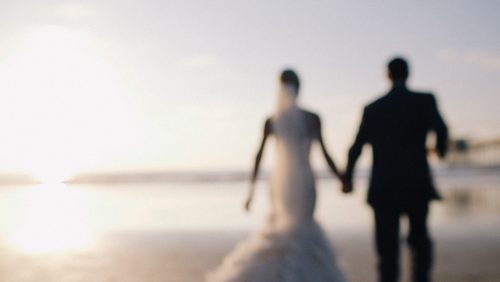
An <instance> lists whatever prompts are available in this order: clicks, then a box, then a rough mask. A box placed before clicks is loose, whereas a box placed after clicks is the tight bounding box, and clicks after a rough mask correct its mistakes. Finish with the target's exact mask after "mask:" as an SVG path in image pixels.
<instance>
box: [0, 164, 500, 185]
mask: <svg viewBox="0 0 500 282" xmlns="http://www.w3.org/2000/svg"><path fill="white" fill-rule="evenodd" d="M433 174H434V175H435V176H436V177H437V178H448V177H451V178H453V177H458V176H460V177H464V176H467V177H479V176H486V177H495V176H497V175H500V165H498V166H482V167H481V166H470V167H466V166H460V167H459V166H457V167H452V166H442V167H435V168H433ZM369 175H370V170H369V169H367V168H361V169H358V170H357V172H356V177H357V178H358V179H366V178H367V177H369ZM269 176H270V173H269V172H267V171H264V172H263V173H261V175H260V178H259V179H260V180H268V179H269ZM316 176H317V177H318V178H319V179H331V178H334V176H333V175H332V174H331V173H330V172H328V171H324V170H318V171H316ZM249 179H250V171H243V170H234V171H230V170H227V171H222V170H221V171H183V172H168V171H166V172H161V171H155V172H113V173H106V172H104V173H88V174H80V175H77V176H75V177H73V178H71V179H69V180H67V181H64V183H66V184H126V183H206V182H241V181H248V180H249ZM40 183H41V182H40V181H37V180H36V179H34V178H33V177H31V176H29V175H24V174H0V185H35V184H40Z"/></svg>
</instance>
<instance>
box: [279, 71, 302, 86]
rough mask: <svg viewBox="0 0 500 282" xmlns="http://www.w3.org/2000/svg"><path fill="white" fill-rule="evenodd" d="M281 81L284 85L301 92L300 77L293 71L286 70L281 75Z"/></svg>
mask: <svg viewBox="0 0 500 282" xmlns="http://www.w3.org/2000/svg"><path fill="white" fill-rule="evenodd" d="M280 81H281V83H283V84H288V85H292V86H294V87H295V88H296V89H297V90H299V87H300V82H299V76H298V75H297V74H296V73H295V72H294V71H293V70H291V69H286V70H284V71H283V72H282V73H281V76H280Z"/></svg>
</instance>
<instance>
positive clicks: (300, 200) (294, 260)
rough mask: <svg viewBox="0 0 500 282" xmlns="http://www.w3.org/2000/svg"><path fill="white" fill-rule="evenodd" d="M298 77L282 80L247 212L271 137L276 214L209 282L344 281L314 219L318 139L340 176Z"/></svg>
mask: <svg viewBox="0 0 500 282" xmlns="http://www.w3.org/2000/svg"><path fill="white" fill-rule="evenodd" d="M299 86H300V82H299V78H298V76H297V75H296V73H295V72H294V71H292V70H285V71H283V72H282V74H281V77H280V91H279V97H278V107H277V110H276V113H275V114H274V115H273V116H272V117H270V118H268V119H267V120H266V122H265V125H264V136H263V139H262V143H261V145H260V149H259V152H258V153H257V157H256V160H255V167H254V171H253V175H252V185H251V188H250V193H249V196H248V200H247V201H246V203H245V208H246V209H247V210H249V209H250V206H251V202H252V197H253V193H254V187H255V185H254V183H255V180H256V178H257V174H258V171H259V165H260V160H261V157H262V152H263V150H264V146H265V144H266V140H267V138H268V137H269V136H274V138H275V140H276V154H277V156H276V165H275V168H274V171H273V174H272V177H271V199H272V211H271V214H270V216H269V219H268V221H267V223H266V224H265V225H264V228H262V229H261V230H259V231H257V232H256V233H254V234H253V235H252V236H250V237H248V238H247V239H246V240H245V241H243V242H241V243H240V244H239V245H238V246H237V247H236V248H235V249H234V250H233V251H232V252H231V253H230V254H229V255H227V256H226V258H225V259H224V260H223V262H222V264H221V265H220V266H219V267H218V268H217V269H216V270H215V271H213V272H212V273H210V274H209V275H208V276H207V281H210V282H212V281H213V282H223V281H224V282H229V281H231V282H237V281H238V282H254V281H255V282H279V281H284V282H292V281H293V282H295V281H297V282H299V281H300V282H309V281H311V282H316V281H318V282H328V281H333V282H337V281H345V278H344V275H343V273H342V272H341V271H340V269H339V268H338V266H337V264H336V261H335V256H334V254H333V252H332V250H331V248H330V246H329V243H328V241H327V239H326V238H325V236H324V235H323V232H322V230H321V228H320V226H319V225H318V224H317V223H316V221H315V220H314V218H313V214H314V207H315V203H316V190H315V180H314V175H313V172H312V169H311V166H310V164H309V152H310V148H311V144H312V143H313V141H318V142H319V144H320V145H321V149H322V151H323V154H324V156H325V158H326V161H327V163H328V165H329V166H330V168H331V170H332V172H333V173H334V174H335V175H336V176H338V177H339V178H341V177H340V173H339V171H338V170H337V168H336V166H335V164H334V162H333V160H332V159H331V158H330V156H329V155H328V152H327V150H326V148H325V145H324V143H323V138H322V136H321V122H320V119H319V117H318V116H317V115H316V114H314V113H311V112H308V111H305V110H302V109H301V108H299V107H298V106H297V103H296V100H297V95H298V91H299Z"/></svg>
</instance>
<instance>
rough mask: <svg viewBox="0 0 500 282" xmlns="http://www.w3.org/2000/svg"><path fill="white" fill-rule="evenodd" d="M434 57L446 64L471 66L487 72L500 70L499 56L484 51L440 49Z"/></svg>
mask: <svg viewBox="0 0 500 282" xmlns="http://www.w3.org/2000/svg"><path fill="white" fill-rule="evenodd" d="M436 57H437V58H438V59H439V60H441V61H444V62H448V63H462V64H473V65H476V66H479V67H482V68H485V69H489V70H495V71H497V70H500V54H499V53H496V52H492V51H485V50H468V51H462V52H460V51H457V50H454V49H442V50H439V51H438V52H437V53H436Z"/></svg>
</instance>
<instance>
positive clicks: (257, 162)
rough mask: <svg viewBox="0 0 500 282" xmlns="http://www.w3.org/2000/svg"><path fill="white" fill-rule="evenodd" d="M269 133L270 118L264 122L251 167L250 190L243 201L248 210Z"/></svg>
mask: <svg viewBox="0 0 500 282" xmlns="http://www.w3.org/2000/svg"><path fill="white" fill-rule="evenodd" d="M269 134H271V119H270V118H268V119H267V120H266V123H265V124H264V134H263V136H262V141H261V143H260V147H259V151H258V152H257V156H255V164H254V167H253V172H252V178H251V180H250V190H249V193H248V198H247V200H246V202H245V209H246V210H249V209H250V205H251V202H252V198H253V194H254V191H255V182H256V181H257V176H258V174H259V167H260V161H261V159H262V154H263V152H264V147H265V145H266V141H267V137H268V136H269Z"/></svg>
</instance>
